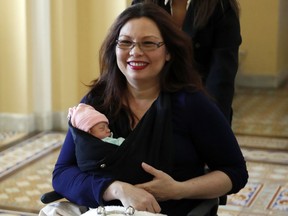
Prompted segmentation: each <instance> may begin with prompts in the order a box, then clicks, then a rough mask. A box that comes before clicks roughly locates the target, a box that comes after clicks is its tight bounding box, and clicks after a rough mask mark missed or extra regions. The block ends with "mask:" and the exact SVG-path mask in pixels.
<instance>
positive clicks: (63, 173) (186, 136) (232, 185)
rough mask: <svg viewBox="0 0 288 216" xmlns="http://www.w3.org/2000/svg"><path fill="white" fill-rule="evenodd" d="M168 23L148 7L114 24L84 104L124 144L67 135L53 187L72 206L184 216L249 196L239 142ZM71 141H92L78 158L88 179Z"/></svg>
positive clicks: (184, 39) (185, 41)
mask: <svg viewBox="0 0 288 216" xmlns="http://www.w3.org/2000/svg"><path fill="white" fill-rule="evenodd" d="M171 23H172V22H171V16H169V15H168V14H167V13H166V12H165V11H164V10H163V9H161V8H160V7H158V6H156V5H154V4H137V5H135V6H131V7H129V8H127V9H126V10H124V11H123V12H122V13H121V14H120V15H119V16H118V17H117V19H116V20H115V22H114V23H113V25H112V27H111V29H110V30H109V32H108V35H107V37H106V38H105V41H104V42H103V44H102V46H101V49H100V69H101V70H100V76H99V78H98V79H96V80H94V82H93V83H92V85H91V86H90V87H91V88H90V91H89V92H88V94H87V95H85V96H84V98H83V99H82V101H81V102H82V103H86V104H89V105H91V106H93V107H94V108H95V109H96V110H97V111H99V112H101V113H103V114H104V115H105V116H106V117H107V118H108V120H109V126H110V129H111V131H113V134H114V136H115V138H117V137H123V138H125V140H124V141H123V143H122V144H121V145H120V146H115V145H107V144H105V142H104V141H103V140H99V139H96V138H95V137H94V136H92V135H91V134H88V133H86V132H83V133H81V134H80V135H81V136H80V135H79V136H75V134H74V133H73V130H72V129H71V130H69V131H68V133H67V136H66V139H65V142H64V144H63V147H62V149H61V152H60V155H59V158H58V160H57V163H56V165H55V169H54V171H53V187H54V189H55V191H56V192H57V193H59V194H60V195H62V196H63V197H65V198H66V199H68V200H69V201H71V202H73V203H76V204H78V205H82V206H83V205H84V206H87V207H92V208H93V207H98V206H103V205H105V206H114V205H118V206H119V205H122V206H124V207H125V208H128V207H129V206H131V207H133V208H134V209H135V210H137V211H147V212H152V213H160V212H161V213H162V214H167V215H177V216H186V215H187V214H188V213H189V212H190V211H191V209H194V208H195V207H196V206H198V204H199V203H201V202H202V201H203V200H206V199H211V198H215V199H216V200H217V198H218V197H219V196H221V195H223V194H229V193H235V192H238V191H239V190H240V189H241V188H243V187H244V186H245V184H246V182H247V178H248V173H247V169H246V165H245V160H244V158H243V155H242V153H241V150H240V149H239V145H238V143H237V140H236V138H235V136H234V134H233V132H232V130H231V128H230V126H229V124H228V122H227V121H226V119H225V117H224V116H223V115H222V114H221V112H220V110H219V109H218V108H217V106H216V105H215V104H214V102H213V101H212V100H211V98H210V97H208V96H207V94H206V92H205V91H204V90H203V86H202V83H201V78H200V77H199V74H198V72H197V71H196V70H195V68H194V65H193V64H192V62H193V61H192V59H193V52H192V45H191V41H190V38H189V37H188V36H187V35H186V34H185V33H184V32H183V31H182V30H180V29H179V28H178V27H177V26H176V25H173V24H171ZM152 47H153V49H152ZM183 56H184V57H185V58H183ZM75 139H77V140H86V141H87V140H90V141H91V142H90V144H89V145H86V147H87V148H85V149H84V148H81V151H82V152H81V154H82V156H84V157H87V161H90V162H91V163H92V166H87V169H86V170H85V171H83V170H81V169H80V168H79V165H78V164H77V160H78V156H79V155H78V153H77V152H78V151H76V149H77V148H78V142H75ZM208 150H209V151H208ZM96 156H97V157H96ZM206 166H208V167H209V168H210V170H211V172H210V173H208V174H207V173H206V169H205V167H206ZM131 174H132V175H131ZM167 188H169V190H167ZM213 214H214V215H215V214H216V213H215V209H214V212H213Z"/></svg>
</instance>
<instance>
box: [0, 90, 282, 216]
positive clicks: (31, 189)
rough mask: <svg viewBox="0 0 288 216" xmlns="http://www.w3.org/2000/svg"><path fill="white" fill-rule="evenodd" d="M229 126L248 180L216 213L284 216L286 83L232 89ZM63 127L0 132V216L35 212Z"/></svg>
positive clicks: (48, 180)
mask: <svg viewBox="0 0 288 216" xmlns="http://www.w3.org/2000/svg"><path fill="white" fill-rule="evenodd" d="M233 108H234V119H233V124H232V125H233V130H234V132H235V134H236V136H237V139H238V141H239V144H240V146H241V149H242V151H243V154H244V156H245V158H246V160H247V166H248V171H249V174H250V178H249V182H248V184H247V185H246V187H245V188H244V189H242V190H241V191H240V192H239V193H237V194H234V195H230V196H228V202H227V205H225V206H220V208H219V211H218V213H219V216H260V215H261V216H263V215H264V216H266V215H267V216H268V215H275V216H282V215H283V216H284V215H286V216H287V215H288V169H287V168H288V167H287V166H288V131H287V130H288V88H287V86H283V87H282V88H280V89H277V90H275V89H247V88H241V89H239V88H238V89H237V91H236V95H235V99H234V103H233ZM64 137H65V133H64V132H55V131H53V132H41V133H38V134H33V136H27V134H20V133H17V132H7V131H5V132H4V131H0V164H1V167H0V216H4V215H5V216H19V215H22V216H31V215H37V213H38V211H39V209H41V208H42V207H43V206H44V205H43V204H42V203H41V202H40V199H39V198H40V196H41V194H43V193H44V192H47V191H50V190H52V187H51V172H52V169H53V166H54V163H55V160H56V158H57V155H58V153H59V149H60V147H61V145H62V142H63V139H64Z"/></svg>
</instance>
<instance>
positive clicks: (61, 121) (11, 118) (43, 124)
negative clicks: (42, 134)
mask: <svg viewBox="0 0 288 216" xmlns="http://www.w3.org/2000/svg"><path fill="white" fill-rule="evenodd" d="M0 128H1V130H2V131H17V132H24V133H32V132H35V131H47V130H65V131H66V130H67V128H68V125H67V113H66V112H57V113H48V114H15V113H0Z"/></svg>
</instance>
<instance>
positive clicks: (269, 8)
mask: <svg viewBox="0 0 288 216" xmlns="http://www.w3.org/2000/svg"><path fill="white" fill-rule="evenodd" d="M239 2H240V6H241V29H242V31H241V32H242V38H243V43H242V45H241V53H240V64H241V65H240V69H239V73H238V83H239V84H240V85H246V86H256V87H262V86H263V87H278V86H279V85H281V83H282V82H283V80H284V79H285V78H287V76H288V55H287V52H288V51H287V50H288V49H287V46H288V40H287V38H288V31H287V28H288V27H287V26H288V24H287V22H288V13H287V11H288V1H287V0H253V1H251V0H239Z"/></svg>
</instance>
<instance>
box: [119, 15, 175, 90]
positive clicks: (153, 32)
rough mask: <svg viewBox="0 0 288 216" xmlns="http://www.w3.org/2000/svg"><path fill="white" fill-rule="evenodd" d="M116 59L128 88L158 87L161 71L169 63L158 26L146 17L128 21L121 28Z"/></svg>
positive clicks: (168, 56)
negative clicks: (151, 85)
mask: <svg viewBox="0 0 288 216" xmlns="http://www.w3.org/2000/svg"><path fill="white" fill-rule="evenodd" d="M135 42H136V45H135V44H134V43H135ZM116 57H117V65H118V67H119V69H120V70H121V72H122V73H123V74H124V76H125V77H126V79H127V81H128V83H130V84H131V85H138V84H140V83H142V84H143V83H145V84H146V85H149V84H151V83H157V84H159V74H160V71H161V70H162V68H163V66H164V64H165V62H166V61H168V60H170V55H169V53H168V52H167V49H166V47H165V44H164V43H163V38H162V36H161V33H160V31H159V29H158V27H157V25H156V24H155V23H154V22H153V21H152V20H151V19H148V18H146V17H142V18H135V19H131V20H129V21H128V22H127V23H126V24H125V25H124V26H123V27H122V29H121V30H120V34H119V37H118V43H117V46H116Z"/></svg>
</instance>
